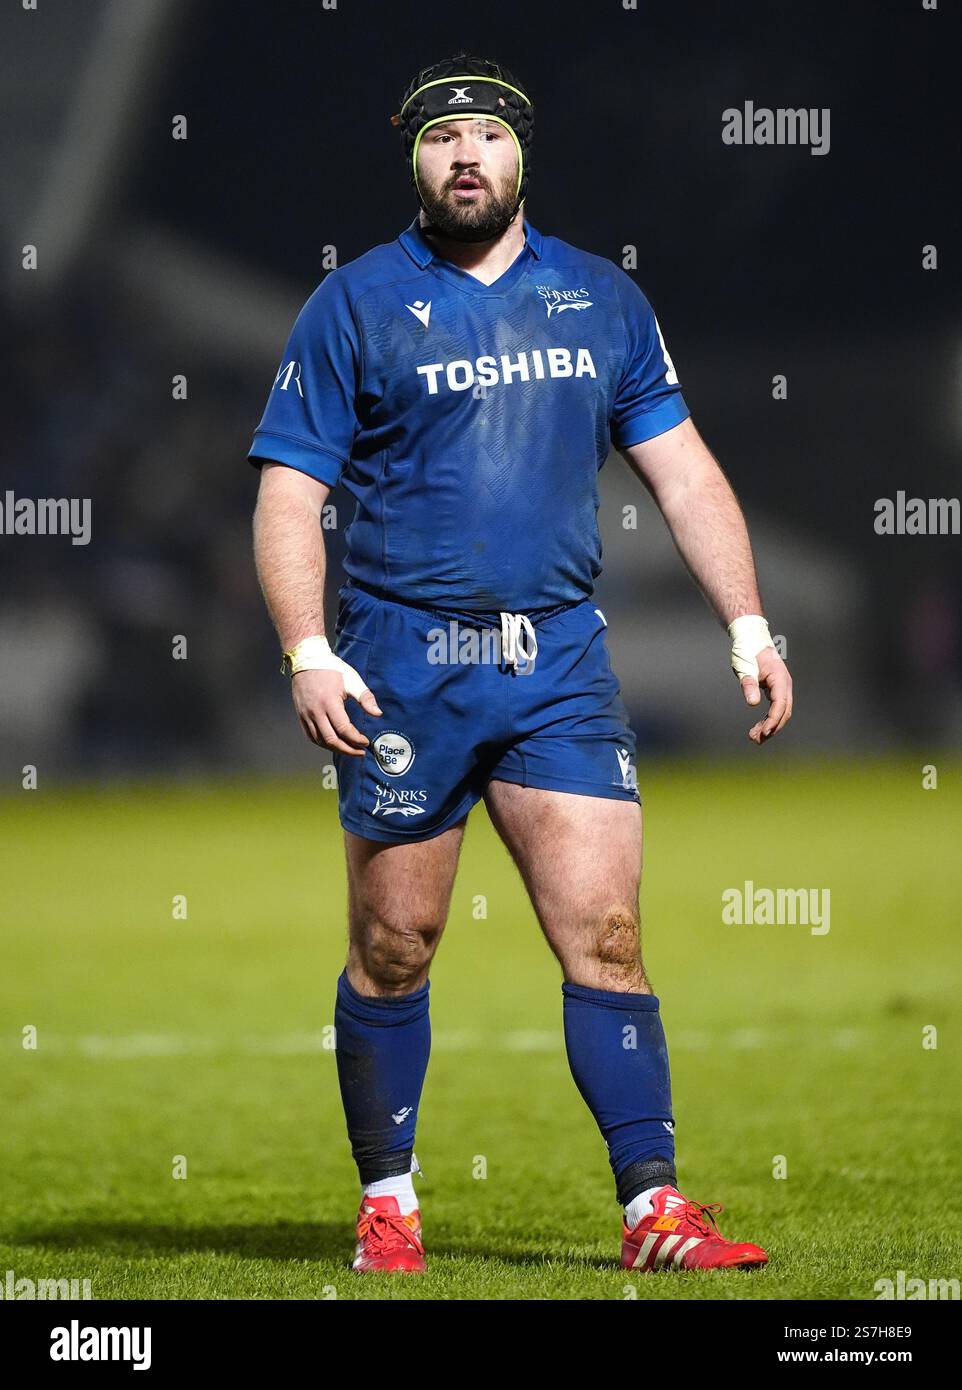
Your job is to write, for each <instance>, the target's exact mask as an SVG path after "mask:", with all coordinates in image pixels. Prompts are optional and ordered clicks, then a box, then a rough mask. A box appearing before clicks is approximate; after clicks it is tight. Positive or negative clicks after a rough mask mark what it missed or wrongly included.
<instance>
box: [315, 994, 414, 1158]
mask: <svg viewBox="0 0 962 1390" xmlns="http://www.w3.org/2000/svg"><path fill="white" fill-rule="evenodd" d="M430 988H431V984H430V981H428V983H427V984H425V985H424V986H422V988H421V989H418V990H415V991H414V993H413V994H404V995H401V996H399V997H398V996H395V997H393V998H374V997H370V996H368V995H364V994H358V992H357V990H356V989H354V987H353V986H352V985H351V983H350V982H349V980H348V978H347V971H343V972H342V974H341V975H340V977H339V979H338V982H337V1002H336V1004H335V1006H334V1031H335V1056H336V1058H337V1079H338V1081H339V1083H340V1087H341V1101H342V1103H343V1105H344V1117H345V1119H346V1121H347V1133H348V1138H349V1139H350V1141H351V1152H352V1153H353V1155H354V1161H355V1163H356V1164H357V1167H358V1174H359V1176H360V1179H361V1183H362V1184H366V1183H371V1182H377V1181H378V1180H379V1179H381V1178H390V1177H394V1176H395V1174H398V1173H409V1172H410V1171H411V1156H412V1153H413V1150H414V1131H415V1126H416V1124H417V1118H418V1105H419V1104H420V1101H421V1088H422V1087H423V1085H424V1076H425V1073H426V1071H427V1067H428V1057H429V1056H430V1053H431V1021H430V1018H429V1016H428V991H429V990H430Z"/></svg>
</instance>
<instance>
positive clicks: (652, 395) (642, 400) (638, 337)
mask: <svg viewBox="0 0 962 1390" xmlns="http://www.w3.org/2000/svg"><path fill="white" fill-rule="evenodd" d="M616 269H618V285H619V290H618V293H619V297H620V302H621V309H622V317H623V319H624V324H625V334H626V347H625V353H626V356H625V370H624V373H623V374H622V377H621V381H620V382H619V384H618V389H617V391H616V393H615V400H614V405H613V406H612V410H611V440H612V443H613V444H614V446H615V448H616V449H627V448H629V447H630V446H631V445H632V444H642V443H644V441H645V440H646V439H654V438H655V436H656V435H658V434H664V433H665V431H666V430H670V429H674V427H675V425H680V424H681V422H682V420H685V419H687V418H688V415H689V414H690V411H689V409H688V406H687V405H686V404H685V398H684V396H682V394H681V386H680V385H679V383H678V375H677V373H676V371H675V368H674V366H673V364H672V360H671V358H670V357H669V355H668V349H667V348H666V347H665V340H664V338H663V337H662V335H661V329H660V328H659V327H658V320H657V319H656V318H655V314H654V310H653V309H652V307H651V305H650V304H649V303H648V300H647V299H646V298H645V296H644V295H643V294H642V292H641V290H640V289H639V288H638V286H637V285H636V284H635V282H634V280H632V278H631V276H630V275H628V274H626V273H625V272H624V271H623V270H621V269H620V267H616Z"/></svg>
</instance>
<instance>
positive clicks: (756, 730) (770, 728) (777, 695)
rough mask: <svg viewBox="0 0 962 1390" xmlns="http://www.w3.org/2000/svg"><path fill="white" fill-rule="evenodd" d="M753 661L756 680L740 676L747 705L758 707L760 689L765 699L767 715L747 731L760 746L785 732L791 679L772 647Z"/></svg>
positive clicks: (788, 712) (789, 717)
mask: <svg viewBox="0 0 962 1390" xmlns="http://www.w3.org/2000/svg"><path fill="white" fill-rule="evenodd" d="M756 660H757V662H758V679H757V680H755V679H754V677H752V676H742V678H741V687H742V694H743V695H744V696H745V703H746V704H749V705H757V704H759V703H760V702H761V698H762V697H761V691H762V690H764V692H765V694H766V696H767V697H768V700H769V709H768V715H767V716H766V718H764V719H760V720H759V721H758V723H757V724H753V725H752V727H751V728H750V729H749V731H748V737H749V738H750V739H751V740H752V741H753V742H754V743H758V744H762V743H764V742H765V740H766V739H767V738H771V736H772V734H777V733H778V732H779V730H781V729H784V727H785V725H786V724H787V723H788V721H789V720H790V719H791V717H792V678H791V675H790V674H789V670H788V667H787V666H786V665H785V663H784V661H783V660H782V658H781V657H780V656H779V655H778V652H777V651H776V650H775V648H774V647H763V648H762V650H761V651H760V652H759V653H758V656H757V657H756ZM759 687H761V689H759Z"/></svg>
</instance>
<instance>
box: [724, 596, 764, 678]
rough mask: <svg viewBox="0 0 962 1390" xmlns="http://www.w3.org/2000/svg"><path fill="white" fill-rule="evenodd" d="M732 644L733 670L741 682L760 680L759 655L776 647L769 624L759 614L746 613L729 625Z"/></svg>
mask: <svg viewBox="0 0 962 1390" xmlns="http://www.w3.org/2000/svg"><path fill="white" fill-rule="evenodd" d="M728 635H729V637H730V638H731V643H732V670H733V671H734V672H735V675H736V676H737V677H738V679H739V680H741V678H742V677H743V676H751V678H752V680H756V681H757V680H758V653H759V652H763V651H764V650H765V648H766V647H774V645H775V643H774V642H773V641H772V634H771V633H770V632H769V630H768V623H767V622H766V620H765V619H764V618H762V617H761V616H760V615H759V614H757V613H746V614H744V615H743V616H742V617H741V618H736V619H735V620H734V622H731V623H729V624H728Z"/></svg>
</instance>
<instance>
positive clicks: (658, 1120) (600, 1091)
mask: <svg viewBox="0 0 962 1390" xmlns="http://www.w3.org/2000/svg"><path fill="white" fill-rule="evenodd" d="M561 991H562V994H563V995H564V1028H565V1046H566V1048H567V1050H568V1065H569V1066H570V1067H571V1075H572V1076H573V1077H574V1079H575V1085H576V1086H577V1087H578V1090H579V1091H580V1092H581V1094H582V1096H583V1097H584V1100H585V1104H586V1105H587V1107H588V1109H589V1110H590V1111H591V1113H592V1115H594V1117H595V1120H596V1121H597V1123H598V1128H599V1129H600V1130H601V1133H602V1136H603V1138H604V1141H605V1143H606V1144H607V1146H608V1161H609V1162H610V1164H611V1171H612V1172H613V1173H614V1175H615V1183H616V1185H617V1189H618V1200H619V1202H620V1203H621V1204H622V1206H627V1205H628V1203H629V1202H630V1201H631V1199H632V1197H635V1196H637V1194H638V1193H639V1192H644V1191H645V1190H646V1189H647V1188H649V1187H663V1186H664V1185H665V1184H666V1183H667V1184H670V1185H671V1186H672V1187H675V1186H676V1185H677V1183H676V1177H675V1139H674V1134H673V1130H674V1120H673V1119H672V1114H671V1078H670V1075H669V1070H668V1048H667V1045H666V1043H665V1033H664V1029H663V1028H662V1026H661V1016H660V1015H659V1013H658V999H657V997H656V996H655V995H654V994H618V993H616V992H614V991H610V990H604V989H588V988H587V986H585V985H569V984H563V985H562V986H561Z"/></svg>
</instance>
